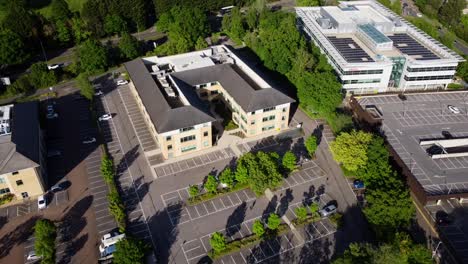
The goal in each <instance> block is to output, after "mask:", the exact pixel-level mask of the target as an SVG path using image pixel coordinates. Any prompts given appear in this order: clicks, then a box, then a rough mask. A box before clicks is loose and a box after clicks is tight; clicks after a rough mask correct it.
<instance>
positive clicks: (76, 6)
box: [0, 0, 87, 20]
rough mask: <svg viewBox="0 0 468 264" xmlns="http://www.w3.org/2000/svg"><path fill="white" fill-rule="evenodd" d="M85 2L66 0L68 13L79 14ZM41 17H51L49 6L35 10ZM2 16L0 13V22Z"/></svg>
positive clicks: (82, 0) (84, 0) (83, 0)
mask: <svg viewBox="0 0 468 264" xmlns="http://www.w3.org/2000/svg"><path fill="white" fill-rule="evenodd" d="M86 1H87V0H66V2H67V3H68V7H69V8H70V11H72V12H80V11H81V8H82V7H83V5H84V3H86ZM37 12H39V13H40V14H41V15H43V16H44V17H46V18H50V17H51V16H52V10H51V8H50V5H48V6H45V7H43V8H40V9H38V10H37ZM1 17H2V14H1V11H0V20H1Z"/></svg>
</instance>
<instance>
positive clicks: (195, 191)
mask: <svg viewBox="0 0 468 264" xmlns="http://www.w3.org/2000/svg"><path fill="white" fill-rule="evenodd" d="M188 192H189V195H190V197H196V196H198V195H199V194H200V190H199V189H198V186H197V185H190V187H189V189H188Z"/></svg>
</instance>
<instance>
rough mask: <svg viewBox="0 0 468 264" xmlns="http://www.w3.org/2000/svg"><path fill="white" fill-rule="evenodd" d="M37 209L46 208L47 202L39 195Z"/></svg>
mask: <svg viewBox="0 0 468 264" xmlns="http://www.w3.org/2000/svg"><path fill="white" fill-rule="evenodd" d="M37 207H39V210H42V209H46V208H47V201H46V199H45V196H44V195H40V196H39V198H38V199H37Z"/></svg>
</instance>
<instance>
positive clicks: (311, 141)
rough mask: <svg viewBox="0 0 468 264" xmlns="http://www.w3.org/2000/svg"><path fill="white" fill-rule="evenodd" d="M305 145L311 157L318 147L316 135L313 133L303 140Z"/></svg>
mask: <svg viewBox="0 0 468 264" xmlns="http://www.w3.org/2000/svg"><path fill="white" fill-rule="evenodd" d="M305 147H306V149H307V153H309V156H310V157H313V156H314V155H315V151H316V150H317V147H318V145H317V137H316V136H314V135H311V136H310V137H308V138H307V139H306V141H305Z"/></svg>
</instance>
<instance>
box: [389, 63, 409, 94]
mask: <svg viewBox="0 0 468 264" xmlns="http://www.w3.org/2000/svg"><path fill="white" fill-rule="evenodd" d="M390 59H391V60H392V62H393V67H392V73H391V74H390V82H389V83H388V86H389V87H398V86H400V80H401V75H402V74H403V67H404V66H405V63H406V59H405V57H391V58H390Z"/></svg>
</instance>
